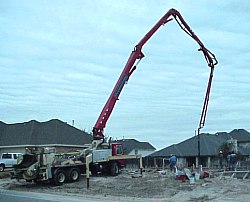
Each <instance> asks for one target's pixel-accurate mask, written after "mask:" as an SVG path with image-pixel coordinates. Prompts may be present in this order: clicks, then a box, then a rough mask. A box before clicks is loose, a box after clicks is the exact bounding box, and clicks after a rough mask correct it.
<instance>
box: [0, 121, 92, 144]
mask: <svg viewBox="0 0 250 202" xmlns="http://www.w3.org/2000/svg"><path fill="white" fill-rule="evenodd" d="M91 139H92V136H91V135H90V134H88V133H86V132H84V131H81V130H79V129H77V128H75V127H73V126H70V125H68V124H67V123H64V122H62V121H60V120H58V119H52V120H50V121H47V122H38V121H35V120H31V121H29V122H24V123H15V124H6V123H3V122H0V146H13V145H44V144H64V145H84V144H86V143H91Z"/></svg>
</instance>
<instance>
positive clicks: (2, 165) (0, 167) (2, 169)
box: [0, 164, 5, 172]
mask: <svg viewBox="0 0 250 202" xmlns="http://www.w3.org/2000/svg"><path fill="white" fill-rule="evenodd" d="M4 168H5V166H4V164H1V165H0V172H3V171H4Z"/></svg>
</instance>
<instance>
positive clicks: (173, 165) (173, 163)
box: [169, 154, 177, 173]
mask: <svg viewBox="0 0 250 202" xmlns="http://www.w3.org/2000/svg"><path fill="white" fill-rule="evenodd" d="M176 163H177V158H176V156H175V155H173V154H171V155H170V158H169V166H170V171H171V172H174V173H175V172H176V171H177V168H176Z"/></svg>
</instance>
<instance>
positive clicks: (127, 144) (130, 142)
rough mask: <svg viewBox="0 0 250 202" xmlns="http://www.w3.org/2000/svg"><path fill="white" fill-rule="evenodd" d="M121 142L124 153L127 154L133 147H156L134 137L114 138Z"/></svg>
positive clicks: (141, 148) (148, 148)
mask: <svg viewBox="0 0 250 202" xmlns="http://www.w3.org/2000/svg"><path fill="white" fill-rule="evenodd" d="M115 142H120V143H122V146H123V149H124V152H125V154H129V153H130V152H131V151H133V149H139V150H149V151H155V150H156V149H155V148H154V147H153V146H152V145H151V144H149V143H148V142H139V141H138V140H135V139H123V140H116V141H115Z"/></svg>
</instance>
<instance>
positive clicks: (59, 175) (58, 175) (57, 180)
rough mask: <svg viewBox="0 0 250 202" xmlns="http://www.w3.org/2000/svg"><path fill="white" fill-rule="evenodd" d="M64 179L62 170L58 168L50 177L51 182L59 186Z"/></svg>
mask: <svg viewBox="0 0 250 202" xmlns="http://www.w3.org/2000/svg"><path fill="white" fill-rule="evenodd" d="M65 180H66V174H65V172H64V170H61V169H58V170H55V172H54V175H53V178H52V183H53V184H54V185H56V186H61V185H62V184H63V183H64V182H65Z"/></svg>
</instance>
